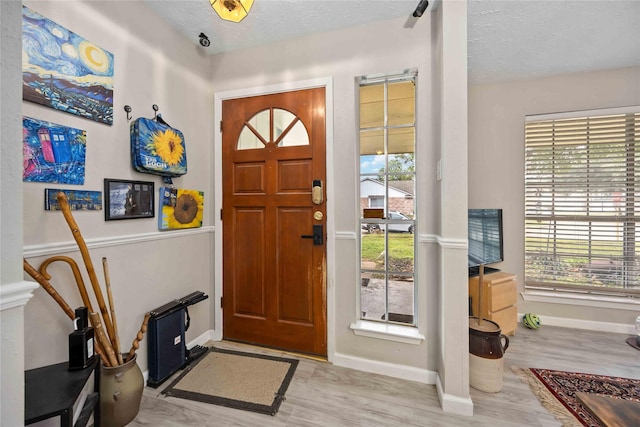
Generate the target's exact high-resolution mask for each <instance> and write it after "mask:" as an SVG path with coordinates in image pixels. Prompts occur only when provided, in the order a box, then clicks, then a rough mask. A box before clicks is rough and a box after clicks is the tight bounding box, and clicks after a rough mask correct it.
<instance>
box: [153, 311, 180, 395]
mask: <svg viewBox="0 0 640 427" xmlns="http://www.w3.org/2000/svg"><path fill="white" fill-rule="evenodd" d="M150 313H151V317H149V325H148V329H147V334H148V342H147V343H148V344H147V345H148V354H149V378H148V380H147V385H148V386H151V387H154V388H155V387H158V386H159V385H160V384H162V383H163V382H164V381H165V380H167V379H168V378H169V377H170V376H171V375H172V374H173V373H174V372H176V371H177V370H178V369H181V368H182V367H183V366H184V364H185V361H186V354H185V352H186V346H185V342H184V339H185V338H184V331H185V306H184V304H183V303H182V302H180V301H172V302H170V303H168V304H165V305H163V306H162V307H158V308H156V309H154V310H152V311H151V312H150Z"/></svg>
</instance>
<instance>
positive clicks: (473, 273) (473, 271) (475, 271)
mask: <svg viewBox="0 0 640 427" xmlns="http://www.w3.org/2000/svg"><path fill="white" fill-rule="evenodd" d="M499 271H500V269H499V268H493V267H487V266H486V265H485V266H484V274H490V273H497V272H499ZM479 275H480V266H479V265H476V266H475V267H469V277H478V276H479Z"/></svg>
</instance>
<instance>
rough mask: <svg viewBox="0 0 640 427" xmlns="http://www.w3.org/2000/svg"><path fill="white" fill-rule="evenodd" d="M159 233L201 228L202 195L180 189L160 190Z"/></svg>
mask: <svg viewBox="0 0 640 427" xmlns="http://www.w3.org/2000/svg"><path fill="white" fill-rule="evenodd" d="M158 203H159V205H160V212H159V215H158V229H159V230H160V231H165V230H176V229H182V228H198V227H202V215H203V211H204V193H203V192H202V191H198V190H185V189H182V188H171V187H161V188H160V201H159V202H158Z"/></svg>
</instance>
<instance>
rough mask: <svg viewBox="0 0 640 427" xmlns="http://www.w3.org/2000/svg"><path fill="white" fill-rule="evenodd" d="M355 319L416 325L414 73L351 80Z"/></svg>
mask: <svg viewBox="0 0 640 427" xmlns="http://www.w3.org/2000/svg"><path fill="white" fill-rule="evenodd" d="M357 84H358V105H359V123H360V126H359V151H360V162H359V180H360V197H359V198H360V238H359V247H360V281H359V284H358V286H359V289H360V318H361V319H362V320H371V321H377V322H384V323H399V324H407V325H415V324H416V316H415V286H414V284H415V267H414V265H415V263H414V258H415V243H416V242H415V238H414V236H415V234H414V231H415V227H416V226H415V224H416V210H415V206H416V204H415V202H416V200H415V194H416V191H415V183H416V173H415V162H416V157H415V145H416V144H415V139H416V125H415V122H416V72H415V71H407V72H405V73H402V74H399V75H386V76H363V77H360V78H358V79H357Z"/></svg>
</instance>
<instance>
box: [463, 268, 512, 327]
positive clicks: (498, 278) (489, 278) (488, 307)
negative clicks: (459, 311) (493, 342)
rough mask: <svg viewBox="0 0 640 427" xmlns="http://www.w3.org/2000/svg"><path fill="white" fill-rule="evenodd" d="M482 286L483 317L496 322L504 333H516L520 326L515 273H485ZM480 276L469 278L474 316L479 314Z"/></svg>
mask: <svg viewBox="0 0 640 427" xmlns="http://www.w3.org/2000/svg"><path fill="white" fill-rule="evenodd" d="M483 279H484V280H483V282H484V285H483V288H482V311H481V313H482V317H483V318H484V319H489V320H492V321H494V322H496V323H497V324H498V325H499V326H500V329H501V330H502V333H503V334H505V335H514V334H515V332H516V328H517V326H518V307H517V305H516V304H517V302H518V296H517V291H518V286H517V284H516V276H515V274H511V273H506V272H504V271H499V272H497V273H490V274H485V275H484V277H483ZM478 281H479V278H478V277H470V278H469V297H471V307H472V311H473V315H474V316H478V313H479V311H478V300H479V298H478Z"/></svg>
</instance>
